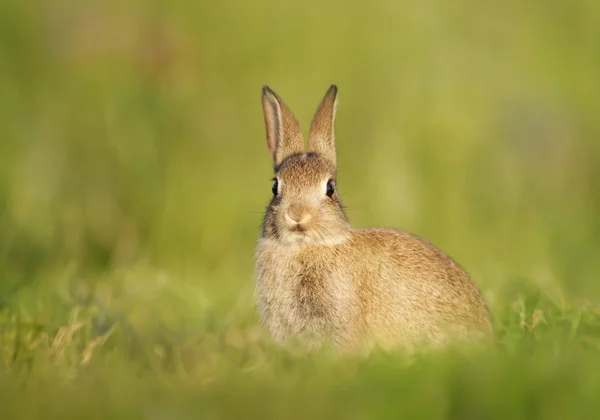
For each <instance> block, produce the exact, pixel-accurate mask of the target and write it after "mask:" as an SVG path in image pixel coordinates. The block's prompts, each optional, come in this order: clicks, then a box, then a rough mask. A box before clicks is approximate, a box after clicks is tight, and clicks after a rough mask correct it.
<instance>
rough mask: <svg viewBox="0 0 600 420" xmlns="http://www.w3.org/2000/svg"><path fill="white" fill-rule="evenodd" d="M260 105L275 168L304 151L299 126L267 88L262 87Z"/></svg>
mask: <svg viewBox="0 0 600 420" xmlns="http://www.w3.org/2000/svg"><path fill="white" fill-rule="evenodd" d="M262 105H263V112H264V115H265V128H266V130H267V146H268V147H269V152H271V156H273V163H274V164H275V167H277V166H279V165H280V164H281V162H283V160H284V159H285V158H286V157H288V156H290V155H293V154H295V153H302V152H303V151H304V138H303V137H302V132H301V131H300V124H298V121H297V120H296V118H295V117H294V115H293V114H292V112H291V111H290V110H289V109H288V107H287V106H286V105H285V103H284V102H283V101H282V100H281V98H280V97H279V96H277V94H275V92H273V91H272V90H271V89H269V87H268V86H263V90H262Z"/></svg>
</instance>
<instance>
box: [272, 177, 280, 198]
mask: <svg viewBox="0 0 600 420" xmlns="http://www.w3.org/2000/svg"><path fill="white" fill-rule="evenodd" d="M273 181H274V182H273V186H272V187H271V191H273V195H277V188H278V187H279V183H278V182H277V179H274V180H273Z"/></svg>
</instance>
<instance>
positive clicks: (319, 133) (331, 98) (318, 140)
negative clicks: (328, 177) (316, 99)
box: [308, 85, 337, 165]
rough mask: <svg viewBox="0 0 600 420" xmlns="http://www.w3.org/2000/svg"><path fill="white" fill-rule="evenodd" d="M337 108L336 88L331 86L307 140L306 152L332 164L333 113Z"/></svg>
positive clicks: (333, 145) (333, 141)
mask: <svg viewBox="0 0 600 420" xmlns="http://www.w3.org/2000/svg"><path fill="white" fill-rule="evenodd" d="M336 107H337V86H336V85H331V87H330V88H329V90H328V91H327V93H326V94H325V97H324V98H323V100H322V101H321V104H320V105H319V109H317V112H316V113H315V116H314V117H313V120H312V124H311V127H310V137H309V138H308V150H309V151H310V152H316V153H320V154H322V155H323V156H325V157H326V158H327V159H329V160H331V161H332V162H333V164H334V165H335V163H336V158H335V130H334V125H335V111H336Z"/></svg>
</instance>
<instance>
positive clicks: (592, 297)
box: [0, 0, 600, 418]
mask: <svg viewBox="0 0 600 420" xmlns="http://www.w3.org/2000/svg"><path fill="white" fill-rule="evenodd" d="M332 83H335V84H337V85H338V88H339V106H338V113H337V125H336V130H337V150H338V164H339V188H340V191H341V194H342V198H343V200H344V203H345V204H346V205H347V206H348V207H349V210H348V215H349V217H350V220H351V222H352V224H353V225H354V226H355V227H364V226H372V225H387V226H394V227H398V228H402V229H406V230H409V231H412V232H415V233H417V234H419V235H421V236H424V237H426V238H427V239H429V240H431V241H432V242H434V243H435V244H436V245H438V246H439V247H441V248H442V249H443V250H444V251H446V252H447V253H448V254H450V255H451V256H453V257H454V258H456V259H457V260H458V261H459V262H460V263H461V264H462V265H464V266H465V267H466V268H467V270H468V271H469V272H470V273H471V275H472V276H473V278H474V280H475V281H476V282H477V283H478V284H479V285H480V287H481V288H482V290H483V292H484V293H485V295H486V297H487V299H488V300H489V302H490V305H491V308H492V310H493V312H494V315H495V318H496V319H497V323H498V328H499V330H500V331H501V333H502V331H508V330H509V329H510V328H512V327H513V326H514V327H515V328H517V330H518V328H522V327H523V325H522V322H521V324H519V321H518V318H519V316H520V315H519V314H521V315H523V313H524V312H519V311H520V310H521V309H522V306H519V305H525V303H523V302H526V301H527V299H529V298H530V297H533V299H534V302H537V300H536V299H542V300H543V301H544V302H546V303H547V304H548V305H551V306H552V307H553V308H555V310H558V311H559V312H560V313H563V314H564V313H567V312H569V311H570V310H571V309H573V308H582V307H587V306H586V305H589V304H590V303H589V302H592V304H593V302H594V301H596V302H597V301H598V300H599V299H600V281H599V280H600V278H599V274H600V258H598V255H599V253H600V221H599V217H598V215H600V189H599V188H598V185H599V183H600V114H599V105H598V104H599V103H600V3H598V2H595V1H592V0H587V1H586V0H578V1H572V2H566V1H558V0H547V1H544V2H541V1H534V2H527V3H523V2H520V1H515V0H507V1H503V2H490V1H486V2H476V1H468V0H458V1H453V2H447V1H442V0H425V1H387V0H374V1H370V2H367V3H365V2H357V1H329V2H327V1H313V0H305V1H303V2H283V1H272V0H256V1H252V2H241V1H237V2H236V1H232V0H224V1H221V2H208V1H200V2H184V1H169V2H163V1H153V2H144V1H141V0H138V1H135V0H132V1H125V2H121V1H116V0H103V1H99V0H91V1H85V2H83V1H81V2H78V1H74V0H44V1H33V0H3V1H2V2H1V3H0V311H2V314H3V315H2V317H3V318H2V319H3V321H2V323H1V324H0V332H1V336H0V337H2V338H3V341H2V343H3V344H2V345H1V346H0V347H2V356H1V357H0V358H1V359H2V361H1V364H2V366H3V367H5V368H7V369H9V370H13V371H14V366H21V365H20V364H19V363H21V362H22V360H29V362H28V363H30V362H31V360H37V359H36V357H37V356H36V354H37V353H36V352H37V349H40V348H41V347H39V346H38V345H37V344H36V345H33V344H32V343H38V342H39V340H41V342H44V339H42V338H43V337H44V335H43V334H46V336H45V337H46V338H45V340H46V344H47V348H46V350H44V351H47V352H49V353H48V354H52V345H53V343H55V341H53V340H56V338H57V337H58V336H59V333H60V331H61V330H60V328H61V327H62V326H65V325H70V326H73V325H78V324H77V323H78V322H81V323H82V324H81V326H80V327H81V329H80V330H78V331H79V333H81V332H82V331H85V333H84V334H82V335H81V337H79V338H78V339H77V340H79V341H77V340H76V339H75V338H73V337H76V335H74V336H73V337H71V338H73V340H75V341H76V343H75V344H74V350H73V356H72V359H68V358H67V360H72V361H74V362H73V363H70V362H64V363H65V364H64V365H61V364H59V366H62V368H65V366H75V365H77V363H76V361H78V360H79V355H80V354H82V353H81V352H82V351H83V352H84V350H85V349H87V348H88V347H89V343H90V340H93V339H94V338H95V337H96V338H97V337H104V336H103V335H102V334H105V333H106V332H107V331H113V327H114V326H115V325H117V324H118V325H120V327H119V328H120V329H119V331H120V332H119V334H120V335H117V333H115V334H114V335H112V336H111V338H112V339H113V342H112V345H111V346H112V347H111V346H109V345H108V344H107V345H106V346H105V347H107V348H111V349H115V348H116V349H119V348H121V347H120V346H121V344H122V343H124V342H125V341H127V340H129V341H127V342H128V343H129V344H128V345H127V346H133V347H135V345H134V344H131V342H137V341H136V340H138V341H139V340H141V342H142V344H139V345H138V347H139V349H141V350H139V351H140V354H145V353H144V350H143V349H150V350H148V352H147V353H149V354H151V355H150V356H148V357H149V358H150V359H152V358H158V359H160V360H163V359H164V358H165V357H167V356H164V354H171V353H170V352H172V350H169V349H172V348H174V346H175V345H174V344H173V343H174V342H175V343H178V344H177V346H179V345H180V344H181V343H184V344H181V345H188V344H189V343H188V341H189V340H192V341H193V340H195V339H196V338H197V336H198V335H201V336H202V337H204V338H203V339H202V340H209V342H210V340H214V343H216V342H221V341H219V340H222V341H223V342H224V343H225V344H223V345H224V346H225V348H228V347H227V346H233V347H234V348H236V349H238V350H236V351H240V352H242V353H243V354H245V356H239V355H238V356H239V357H241V360H242V361H239V360H238V361H237V362H232V360H231V359H227V356H223V357H224V359H222V360H221V359H219V360H221V361H220V362H218V363H217V362H215V360H216V359H218V356H217V355H216V354H218V353H219V352H223V351H226V350H223V349H222V348H221V347H219V346H221V344H219V345H217V344H214V343H213V344H214V345H212V344H211V345H208V347H206V346H207V344H206V342H204V343H205V344H197V343H195V342H194V344H189V346H190V348H193V349H194V350H190V351H191V352H192V353H193V354H195V355H196V356H195V358H194V360H195V361H196V362H197V361H198V360H202V361H203V362H202V364H201V365H202V366H205V368H206V369H208V370H207V371H210V372H212V373H211V374H212V375H214V376H216V377H227V374H226V373H225V372H228V369H233V368H232V367H231V366H232V365H233V366H238V365H240V364H241V365H244V363H246V362H247V361H248V360H250V362H251V364H252V363H254V362H256V360H258V359H260V360H263V359H269V356H268V355H269V352H270V351H273V352H277V351H279V350H273V349H271V347H269V346H270V344H256V343H262V341H260V340H263V339H264V340H266V341H268V338H265V337H264V331H263V330H262V329H261V328H260V326H259V325H258V318H257V316H256V314H255V308H254V302H253V300H252V294H253V290H254V277H253V267H254V249H255V245H256V240H257V239H258V235H259V232H260V224H261V221H262V215H263V211H264V209H265V206H266V204H267V203H268V200H269V198H270V194H271V193H270V188H271V182H270V177H271V176H272V173H271V168H272V165H271V161H270V156H269V154H268V152H267V149H266V143H265V134H264V123H263V116H262V108H261V104H260V90H261V87H262V85H264V84H268V85H269V86H270V87H271V88H273V89H274V90H275V91H276V92H277V93H278V94H279V95H280V96H282V97H283V99H284V100H285V101H286V103H287V104H288V105H289V106H290V108H291V109H292V110H293V112H294V113H295V115H296V117H297V118H298V120H299V121H300V123H301V125H302V126H303V127H304V130H305V131H306V130H308V126H309V123H310V119H311V117H312V115H313V113H314V111H315V110H316V107H317V105H318V102H319V100H320V99H321V97H322V95H323V94H324V93H325V91H326V90H327V88H328V87H329V85H330V84H332ZM515 305H516V306H515ZM535 305H536V304H535V303H533V307H531V308H530V307H529V306H528V307H527V308H528V309H527V310H529V312H530V313H531V312H532V311H534V309H535ZM516 307H517V309H515V308H516ZM519 308H521V309H519ZM573 310H575V309H573ZM561 311H562V312H561ZM575 311H576V312H577V311H578V310H575ZM577 313H580V312H577ZM599 313H600V311H599V312H593V314H592V315H590V317H591V319H592V322H596V321H597V318H598V317H597V315H598V314H599ZM523 316H524V315H523ZM576 318H577V317H576ZM569 319H571V318H569ZM514 320H517V321H514ZM513 321H514V322H513ZM521 321H522V317H521ZM557 322H558V321H557ZM569 322H571V321H569ZM572 322H573V323H575V324H577V323H579V322H580V321H579V318H577V320H576V321H572ZM558 323H560V322H558ZM575 324H574V325H575ZM519 325H520V327H519ZM127 331H130V332H131V331H135V334H134V333H131V334H133V335H128V333H127ZM140 331H143V332H140ZM515 331H516V330H515ZM519 331H520V330H519ZM79 333H77V334H79ZM40 334H41V335H40ZM74 334H76V333H74ZM211 334H212V335H211ZM515 334H516V333H515ZM259 336H260V337H263V338H260V339H258V338H253V337H259ZM40 337H42V338H40ZM128 337H129V338H128ZM131 337H137V338H135V339H133V338H131ZM140 337H143V338H140ZM190 337H191V338H190ZM206 337H213V338H206ZM507 337H509V335H508V333H507ZM515 337H517V336H516V335H515ZM519 337H520V336H519ZM36 340H38V341H36ZM186 340H188V341H186ZM507 340H508V341H506V342H505V344H506V343H508V342H510V340H509V339H507ZM515 340H517V339H516V338H515ZM519 340H520V339H519ZM596 340H598V338H596ZM517 341H518V340H517ZM109 342H110V340H109ZM596 342H597V343H598V342H599V341H596ZM86 343H87V344H86ZM157 343H158V344H157ZM185 343H188V344H185ZM249 343H250V344H249ZM38 344H39V343H38ZM123 346H125V345H124V344H123ZM157 346H158V347H157ZM203 346H204V347H203ZM248 346H256V348H257V349H258V350H256V349H255V350H252V351H250V353H249V355H247V354H246V351H247V350H243V349H247V348H248ZM261 346H266V347H261ZM42 347H43V346H42ZM133 347H131V348H133ZM175 347H176V346H175ZM123 348H125V347H123ZM127 348H130V347H127ZM253 348H254V347H253ZM265 348H267V349H268V350H264V349H265ZM203 349H204V350H206V354H205V353H204V350H203ZM216 349H220V350H216ZM240 349H242V350H240ZM40 351H41V350H40ZM106 351H107V352H108V350H106ZM20 352H21V353H20ZM23 352H24V353H23ZM165 352H166V353H165ZM211 352H212V353H211ZM24 354H25V355H26V356H24ZM136 354H137V353H136ZM208 354H211V355H212V356H209V355H208ZM235 354H236V355H237V353H235ZM258 355H259V356H258ZM238 356H235V357H238ZM115 357H116V356H115ZM278 357H279V356H278ZM167 358H168V357H167ZM257 358H258V359H257ZM103 360H104V359H103ZM107 360H108V359H107ZM111 360H115V359H111ZM118 360H121V359H118ZM123 360H129V359H126V358H125V359H123ZM152 360H154V359H152ZM285 360H287V359H285ZM499 360H503V359H499ZM196 362H194V363H196ZM230 362H231V363H230ZM250 362H248V363H250ZM23 363H24V362H23ZM31 363H32V362H31ZM99 363H102V364H110V363H109V362H107V361H104V362H99ZM111 363H113V362H111ZM114 363H116V365H119V363H123V364H126V363H125V362H124V361H121V362H118V363H117V362H114ZM186 363H187V362H186ZM186 363H183V362H182V365H181V366H183V367H181V369H182V370H181V372H186V375H188V374H189V375H191V373H190V369H192V368H190V366H197V365H195V364H194V363H192V362H190V363H191V364H189V363H188V364H186ZM257 363H258V362H257ZM282 363H284V362H282ZM285 363H288V362H285ZM285 363H284V364H285ZM289 363H293V362H289ZM498 363H499V364H498V366H504V365H502V363H501V362H498ZM506 363H507V364H509V365H510V363H508V362H506ZM552 363H553V362H551V361H549V362H548V366H553V365H552ZM50 365H52V364H50ZM35 366H37V365H35ZM42 366H45V365H44V363H42ZM152 366H154V365H152ZM215 366H217V367H215ZM224 366H228V367H227V368H224V370H219V369H220V367H224ZM311 366H312V365H311ZM494 366H496V367H494V368H490V369H492V370H493V369H498V372H501V371H502V369H504V368H503V367H498V366H497V365H494ZM544 366H546V365H544ZM596 367H599V366H598V364H596ZM31 369H33V370H32V371H33V372H37V370H36V369H38V368H37V367H36V368H35V369H34V368H31ZM65 369H66V368H65ZM314 369H317V368H314ZM319 369H320V368H319ZM432 369H433V368H432ZM436 369H437V368H436ZM192 370H193V369H192ZM447 370H448V371H449V372H450V373H448V375H450V376H449V377H453V376H452V375H453V373H452V372H453V370H452V368H448V369H447ZM572 370H573V371H575V370H576V369H575V368H574V369H572ZM69 372H71V373H72V371H70V370H69ZM181 372H179V374H182V373H181ZM59 376H60V375H59ZM184 376H185V375H184ZM209 376H210V375H209ZM107 380H108V379H107ZM120 380H122V378H121V379H120ZM131 380H133V379H131ZM265 381H266V379H265ZM369 381H370V379H369V380H367V382H366V383H367V384H371V382H369ZM125 382H126V381H125ZM325 382H326V381H325ZM422 382H423V383H424V384H426V383H428V382H427V381H426V379H422ZM101 383H102V382H101ZM449 383H450V382H449ZM371 385H372V384H371ZM371 385H369V386H371ZM239 386H240V387H242V388H243V385H239ZM385 386H386V385H382V387H383V388H382V389H385ZM258 388H260V387H258ZM292 388H293V387H292ZM84 389H85V387H84ZM596 389H598V388H596ZM440 392H441V391H440ZM344 395H346V394H344ZM48 398H49V400H51V398H50V397H48ZM103 398H109V397H108V396H106V395H105V396H104V397H103ZM323 398H324V397H323ZM103 401H104V400H103ZM215 401H220V400H215ZM99 404H101V403H99ZM277 412H278V411H277V410H275V411H274V413H277ZM555 413H558V414H560V410H559V411H556V412H555ZM30 414H31V413H30ZM558 414H557V415H558ZM31 415H33V414H31ZM462 418H466V417H464V416H463V417H462ZM511 418H518V417H511ZM529 418H531V417H529Z"/></svg>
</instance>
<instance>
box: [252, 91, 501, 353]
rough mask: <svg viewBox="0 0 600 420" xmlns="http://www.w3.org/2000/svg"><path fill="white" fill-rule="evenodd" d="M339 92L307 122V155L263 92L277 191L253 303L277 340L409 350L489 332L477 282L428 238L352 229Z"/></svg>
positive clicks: (283, 113)
mask: <svg viewBox="0 0 600 420" xmlns="http://www.w3.org/2000/svg"><path fill="white" fill-rule="evenodd" d="M335 96H336V90H335V88H332V89H330V91H329V92H328V95H327V96H326V97H325V98H324V100H323V102H322V103H321V106H320V108H319V111H317V114H316V116H315V119H314V120H313V125H312V128H311V137H310V139H309V147H310V148H309V150H310V152H309V153H303V152H302V150H303V143H302V140H301V139H302V136H301V134H300V132H299V129H298V124H297V122H296V121H295V119H293V116H292V115H291V112H289V110H288V109H287V108H286V107H285V105H284V104H283V102H282V101H281V99H280V98H278V97H277V96H276V95H275V94H274V93H273V92H272V91H270V90H268V89H265V91H264V94H263V104H264V106H265V121H266V126H267V142H268V145H269V148H270V150H271V152H272V154H273V157H274V161H275V172H276V175H277V176H276V183H275V185H274V186H273V193H274V197H273V199H272V201H271V203H270V205H269V208H268V210H267V214H266V216H265V220H264V227H263V234H262V237H261V239H260V241H259V246H258V250H257V260H258V261H257V290H256V294H257V299H258V304H259V310H260V313H261V316H262V319H263V321H264V322H265V324H266V325H267V327H268V329H269V331H270V332H271V334H272V336H273V337H274V338H275V339H276V340H277V341H279V342H282V343H284V342H300V344H303V345H307V346H310V347H318V346H321V345H323V344H326V343H331V344H333V345H334V346H336V347H341V348H349V347H355V346H364V345H366V346H369V345H371V344H377V345H380V346H384V347H388V348H389V347H402V348H411V347H413V346H414V345H415V344H417V343H418V342H420V341H423V340H425V341H426V342H430V343H433V344H438V343H443V342H446V341H447V339H449V338H451V337H458V338H471V337H473V338H475V337H480V336H490V335H491V332H492V328H491V323H490V317H489V313H488V310H487V306H486V304H485V301H484V299H483V298H482V296H481V294H480V292H479V290H478V288H477V286H476V285H475V284H474V283H473V282H472V281H471V279H470V278H469V276H468V274H467V273H466V272H465V271H464V270H463V269H462V268H461V267H460V266H459V265H458V264H457V263H456V262H455V261H453V260H452V259H451V258H450V257H449V256H447V255H446V254H445V253H443V252H442V251H440V250H439V249H437V248H436V247H435V246H433V245H432V244H430V243H429V242H427V241H425V240H423V239H421V238H419V237H417V236H415V235H413V234H410V233H407V232H403V231H399V230H395V229H390V228H368V229H351V228H350V225H349V223H348V221H347V218H346V216H345V213H344V211H343V206H342V204H341V201H340V199H339V196H338V195H337V191H336V190H335V175H336V165H335V149H334V148H333V147H334V144H333V120H334V116H335Z"/></svg>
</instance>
